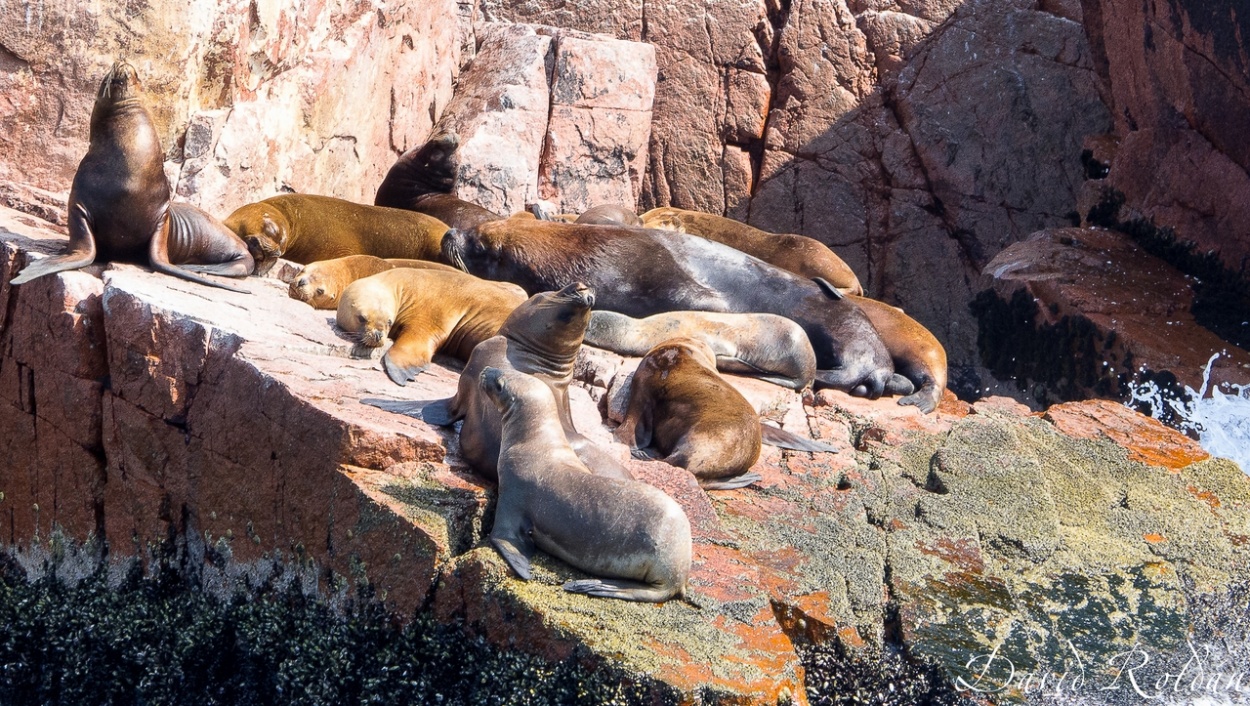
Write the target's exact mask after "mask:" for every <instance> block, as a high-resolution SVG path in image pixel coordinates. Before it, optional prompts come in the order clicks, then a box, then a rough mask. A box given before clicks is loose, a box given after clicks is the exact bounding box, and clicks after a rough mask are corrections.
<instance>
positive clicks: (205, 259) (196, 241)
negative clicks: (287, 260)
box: [166, 203, 256, 284]
mask: <svg viewBox="0 0 1250 706" xmlns="http://www.w3.org/2000/svg"><path fill="white" fill-rule="evenodd" d="M166 250H167V252H168V255H169V261H170V262H173V263H175V264H177V265H178V266H179V267H181V268H183V269H186V270H192V271H195V272H208V273H212V274H215V275H222V276H225V277H246V276H248V275H250V274H252V273H253V272H254V271H255V270H256V261H255V260H254V259H253V258H252V254H251V253H249V252H248V251H247V244H246V243H244V242H243V239H242V238H240V237H239V236H237V235H235V234H234V231H232V230H230V229H229V228H227V227H226V225H225V224H224V223H222V222H221V221H219V220H217V218H215V217H214V216H212V215H211V214H209V213H208V212H206V211H204V210H203V209H201V208H198V207H196V206H192V205H191V204H189V203H171V204H170V205H169V239H168V240H167V245H166ZM214 284H217V283H216V282H214Z"/></svg>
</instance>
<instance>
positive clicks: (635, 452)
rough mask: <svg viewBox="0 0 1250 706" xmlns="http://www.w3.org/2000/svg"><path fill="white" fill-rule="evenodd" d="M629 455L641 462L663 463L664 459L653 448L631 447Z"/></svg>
mask: <svg viewBox="0 0 1250 706" xmlns="http://www.w3.org/2000/svg"><path fill="white" fill-rule="evenodd" d="M629 455H630V456H633V457H634V458H636V459H638V460H639V461H663V460H664V458H663V457H662V456H660V453H659V452H658V451H656V450H655V449H653V448H651V447H646V448H639V447H637V446H631V447H629Z"/></svg>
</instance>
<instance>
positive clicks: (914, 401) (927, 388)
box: [898, 382, 942, 414]
mask: <svg viewBox="0 0 1250 706" xmlns="http://www.w3.org/2000/svg"><path fill="white" fill-rule="evenodd" d="M941 398H942V393H941V391H940V390H938V389H937V385H935V384H933V383H932V382H928V383H925V384H924V385H921V386H920V389H919V390H916V392H915V394H911V395H908V396H906V397H904V398H903V399H901V400H899V401H898V403H899V404H911V405H916V407H917V408H919V409H920V411H921V412H923V413H925V414H929V413H930V412H932V411H933V410H935V409H937V406H938V402H939V401H940V400H941Z"/></svg>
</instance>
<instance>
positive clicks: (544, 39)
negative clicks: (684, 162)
mask: <svg viewBox="0 0 1250 706" xmlns="http://www.w3.org/2000/svg"><path fill="white" fill-rule="evenodd" d="M477 38H478V50H477V54H476V56H475V58H474V60H473V63H472V64H470V65H469V66H468V68H467V69H466V71H465V74H464V76H463V77H462V80H461V82H460V90H459V91H458V93H457V94H456V97H455V99H454V100H453V101H452V103H451V105H449V106H448V108H447V111H446V112H445V113H444V115H443V117H442V119H441V120H440V121H439V123H438V126H437V128H436V130H435V133H436V134H450V135H456V136H457V137H458V138H459V141H460V142H459V147H458V149H457V150H456V152H455V153H454V154H453V155H451V157H450V160H451V161H452V164H453V165H454V171H455V174H456V178H455V182H456V187H455V193H456V195H457V196H459V197H460V198H462V199H465V200H467V201H472V202H474V203H476V204H478V205H481V206H484V207H486V208H488V209H490V210H492V211H495V212H496V213H504V214H506V213H513V212H516V211H521V210H523V209H524V208H525V205H526V204H528V203H533V202H535V201H538V200H539V199H540V198H542V199H547V200H549V201H551V202H553V203H555V204H556V206H557V208H559V209H560V210H563V211H569V212H574V213H576V212H580V211H583V210H585V209H586V208H587V207H589V206H591V205H594V204H597V203H605V202H606V203H628V204H633V203H634V201H635V200H636V199H637V196H638V190H639V188H640V182H641V179H642V168H643V162H642V154H643V152H644V149H645V146H646V144H647V139H648V136H649V135H650V129H651V128H650V125H651V104H652V101H653V98H654V86H655V59H654V51H653V50H652V49H651V47H650V46H648V45H645V44H639V43H637V42H624V41H616V40H612V39H609V38H607V37H599V36H595V35H588V34H582V33H578V32H572V31H566V30H560V31H556V30H554V29H553V28H550V27H541V26H531V25H507V24H492V23H487V24H484V25H482V26H481V27H479V28H478V29H477Z"/></svg>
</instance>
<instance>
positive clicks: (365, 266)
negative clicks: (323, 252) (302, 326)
mask: <svg viewBox="0 0 1250 706" xmlns="http://www.w3.org/2000/svg"><path fill="white" fill-rule="evenodd" d="M397 267H407V268H410V269H417V270H442V271H444V272H460V270H457V269H456V268H454V267H450V266H448V265H444V264H441V263H438V262H429V261H427V260H405V259H402V258H390V259H386V260H384V259H382V258H380V257H374V256H372V255H348V256H347V257H337V258H334V259H333V260H319V261H317V262H310V263H309V264H307V265H305V266H304V269H302V270H300V271H299V274H297V275H296V276H295V278H294V279H292V280H291V284H290V287H289V288H288V289H287V294H289V295H290V297H291V298H292V299H298V300H299V301H302V302H304V303H306V304H308V305H309V306H311V307H312V308H314V309H336V308H338V305H339V297H340V296H341V295H342V294H343V290H344V289H346V288H347V285H349V284H351V283H352V282H355V281H356V280H358V279H363V278H365V277H369V276H371V275H376V274H378V273H379V272H385V271H387V270H393V269H395V268H397ZM462 274H463V273H462ZM483 281H486V280H483ZM491 284H494V285H496V286H498V287H501V288H503V289H505V290H508V291H510V292H513V293H515V294H516V295H517V296H519V297H521V298H522V299H525V290H523V289H521V288H520V287H518V286H516V285H515V284H509V283H507V282H492V283H491Z"/></svg>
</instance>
